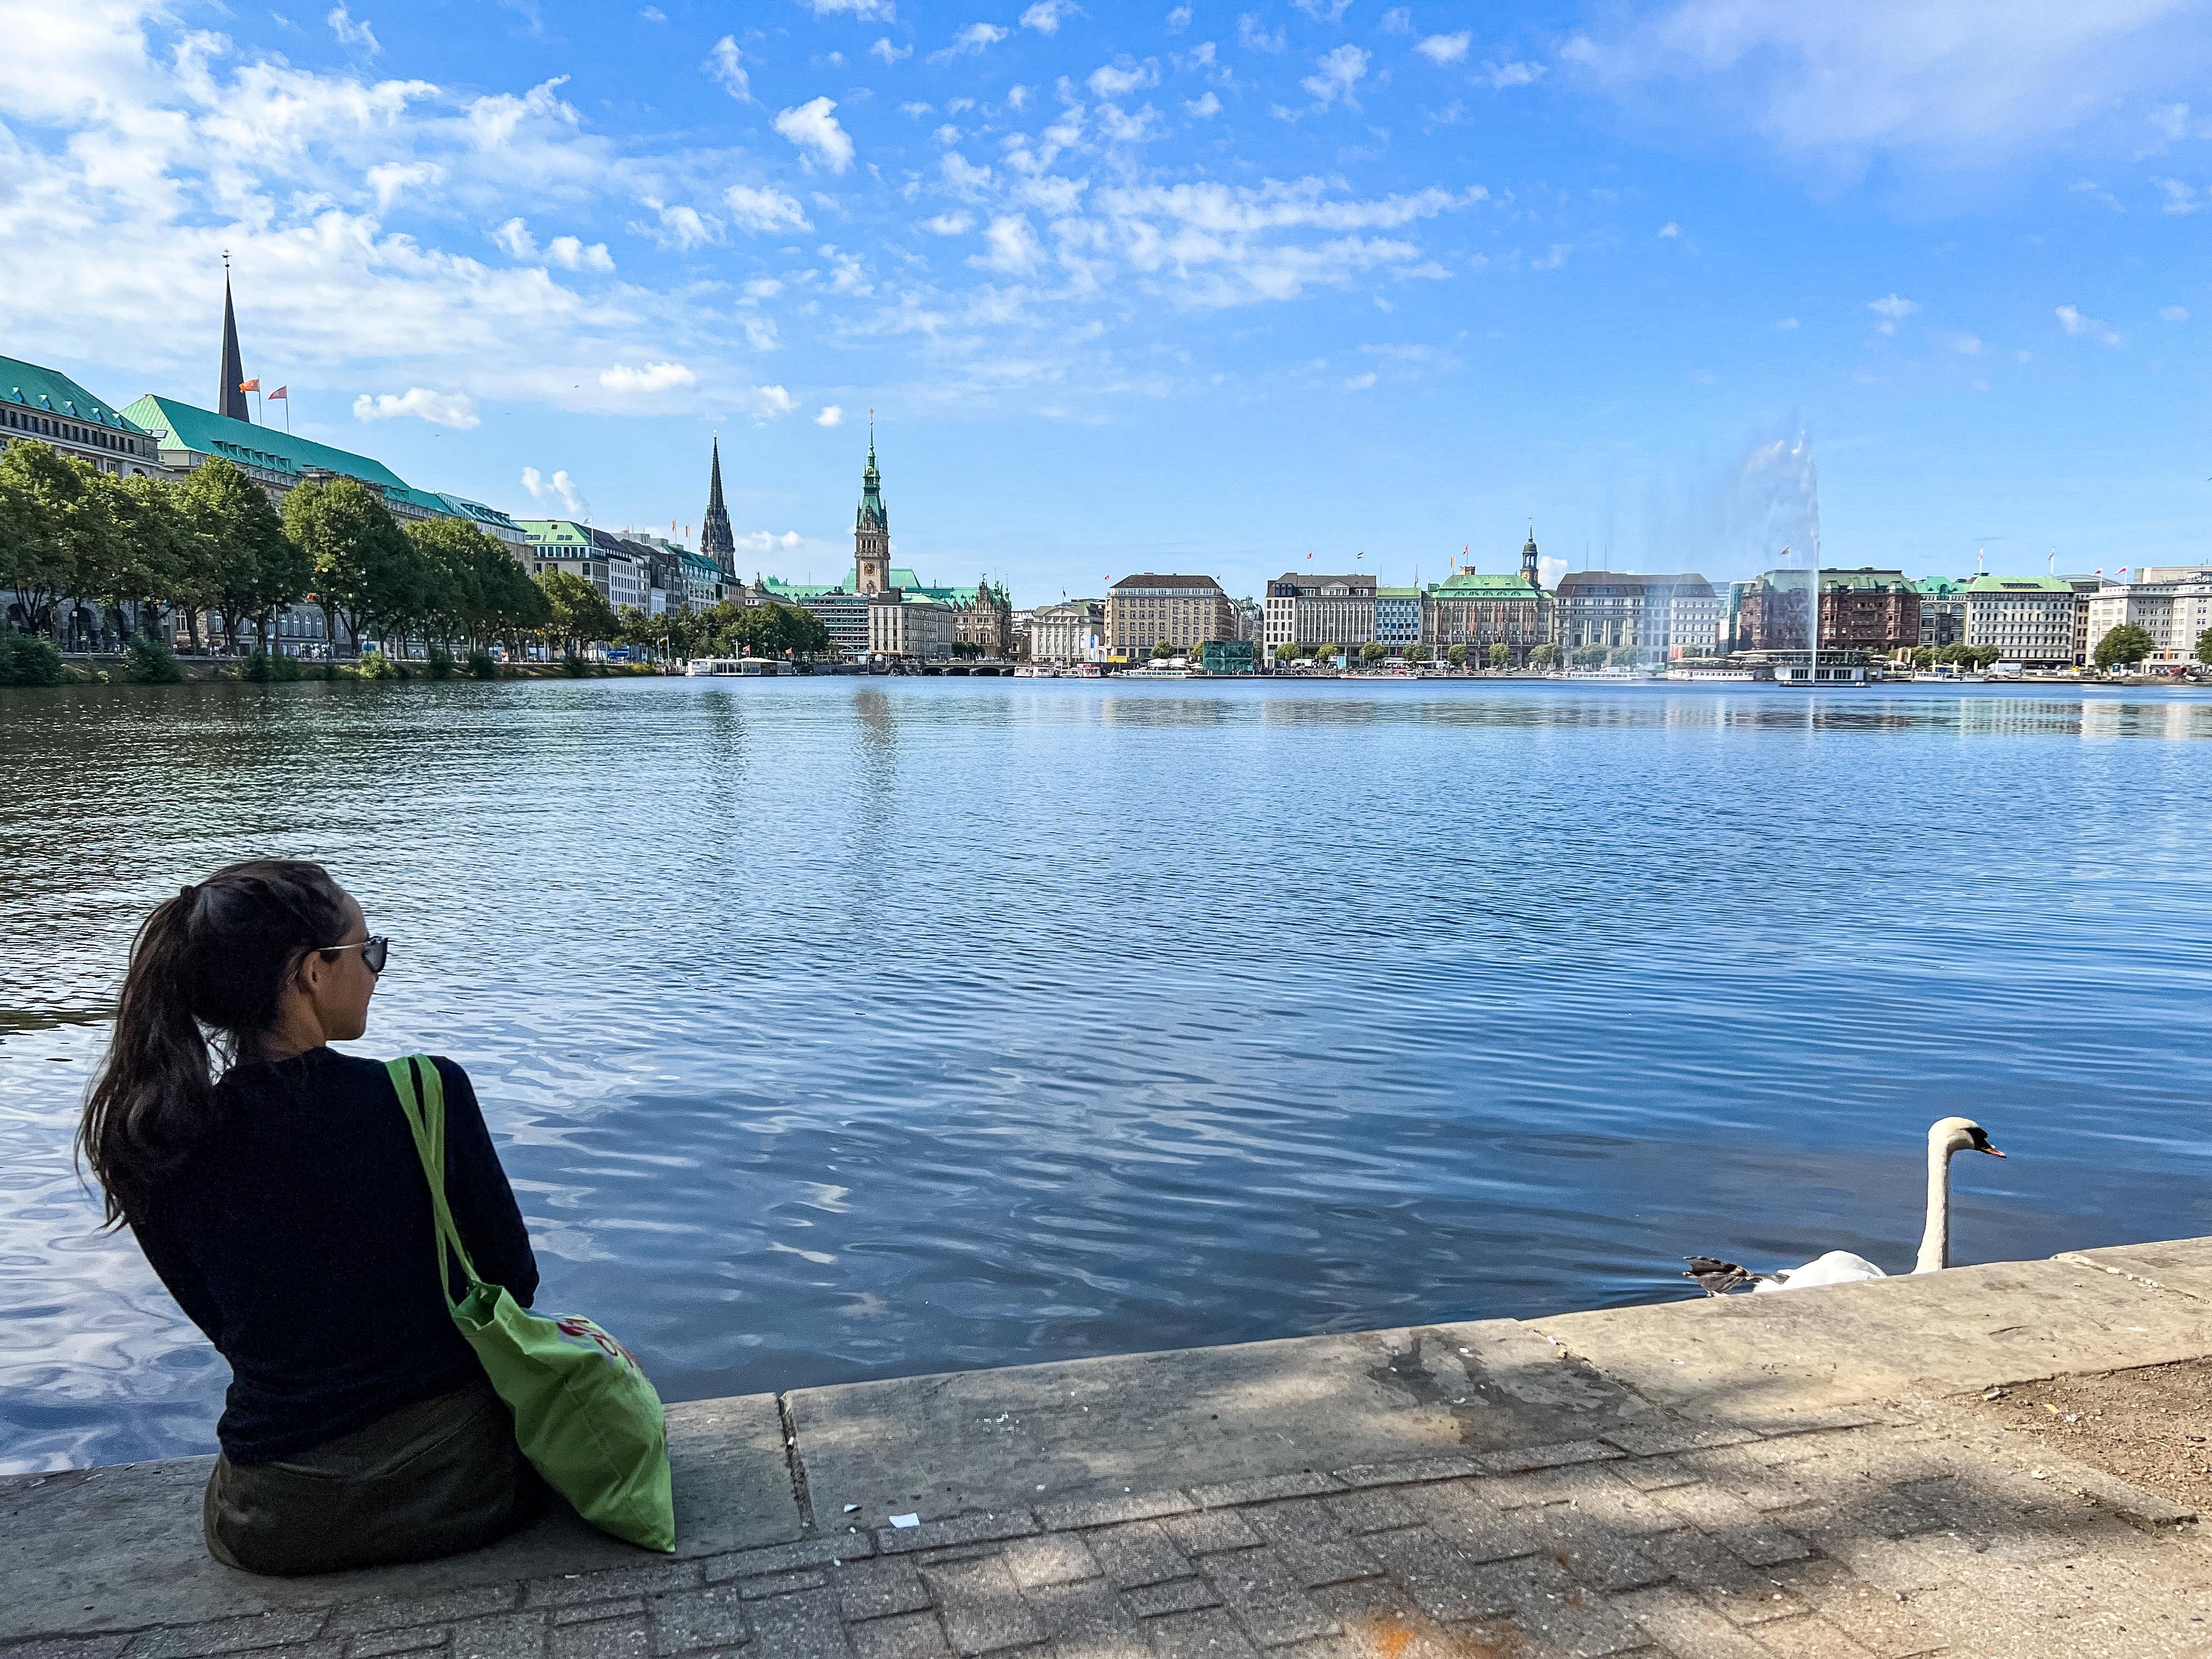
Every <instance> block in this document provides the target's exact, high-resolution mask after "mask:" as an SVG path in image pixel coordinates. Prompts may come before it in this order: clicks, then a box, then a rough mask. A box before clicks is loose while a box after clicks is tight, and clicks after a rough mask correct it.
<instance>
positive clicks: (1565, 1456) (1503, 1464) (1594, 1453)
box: [1474, 1440, 1626, 1474]
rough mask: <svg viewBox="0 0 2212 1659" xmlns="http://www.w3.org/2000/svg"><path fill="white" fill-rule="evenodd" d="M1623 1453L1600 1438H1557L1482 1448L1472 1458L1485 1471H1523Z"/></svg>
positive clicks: (1594, 1459)
mask: <svg viewBox="0 0 2212 1659" xmlns="http://www.w3.org/2000/svg"><path fill="white" fill-rule="evenodd" d="M1623 1455H1626V1454H1624V1453H1623V1452H1622V1451H1621V1449H1620V1447H1618V1446H1609V1445H1607V1443H1605V1442H1604V1441H1602V1440H1560V1441H1556V1442H1554V1443H1552V1444H1550V1445H1548V1446H1523V1447H1522V1448H1520V1449H1518V1450H1515V1451H1494V1452H1484V1453H1482V1454H1481V1455H1480V1456H1478V1457H1477V1458H1476V1459H1475V1460H1474V1462H1475V1466H1476V1467H1477V1468H1480V1470H1481V1471H1482V1472H1483V1473H1484V1474H1526V1473H1527V1472H1528V1470H1530V1469H1555V1468H1560V1467H1561V1466H1562V1465H1565V1464H1568V1463H1594V1462H1600V1461H1601V1460H1603V1459H1606V1458H1609V1457H1620V1456H1623Z"/></svg>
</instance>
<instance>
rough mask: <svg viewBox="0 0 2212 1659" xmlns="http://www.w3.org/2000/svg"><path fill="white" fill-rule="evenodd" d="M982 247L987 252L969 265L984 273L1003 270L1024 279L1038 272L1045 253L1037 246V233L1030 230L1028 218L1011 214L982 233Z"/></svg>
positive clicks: (972, 259)
mask: <svg viewBox="0 0 2212 1659" xmlns="http://www.w3.org/2000/svg"><path fill="white" fill-rule="evenodd" d="M983 246H984V247H985V248H986V249H987V252H983V253H979V254H977V255H975V257H974V258H970V259H969V261H968V263H969V264H971V265H975V266H976V267H977V268H978V269H980V270H1003V271H1006V272H1007V273H1008V274H1010V275H1012V276H1024V275H1026V274H1028V273H1029V272H1030V271H1032V270H1036V263H1037V261H1038V259H1040V258H1042V257H1043V253H1044V250H1043V249H1042V247H1040V246H1038V245H1037V239H1036V231H1034V230H1032V229H1031V228H1030V222H1029V219H1028V218H1027V216H1024V215H1022V214H1018V213H1010V214H1006V215H1005V216H1003V217H1000V218H997V219H994V220H992V221H991V222H990V224H989V226H988V227H987V228H986V229H985V230H984V232H983Z"/></svg>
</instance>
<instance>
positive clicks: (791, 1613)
mask: <svg viewBox="0 0 2212 1659" xmlns="http://www.w3.org/2000/svg"><path fill="white" fill-rule="evenodd" d="M745 1619H746V1622H747V1623H748V1624H750V1626H752V1632H753V1642H754V1644H755V1645H756V1647H757V1650H758V1654H759V1659H849V1650H848V1648H847V1646H846V1644H845V1624H844V1621H843V1620H842V1619H840V1618H839V1617H838V1616H837V1598H836V1595H835V1593H834V1592H832V1591H829V1590H827V1589H818V1590H800V1591H799V1593H798V1594H797V1595H771V1596H770V1597H769V1598H768V1600H766V1601H752V1602H748V1603H747V1604H746V1607H745Z"/></svg>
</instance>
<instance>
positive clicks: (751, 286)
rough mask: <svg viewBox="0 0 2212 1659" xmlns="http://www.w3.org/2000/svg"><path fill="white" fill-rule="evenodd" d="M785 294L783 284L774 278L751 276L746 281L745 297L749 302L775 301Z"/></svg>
mask: <svg viewBox="0 0 2212 1659" xmlns="http://www.w3.org/2000/svg"><path fill="white" fill-rule="evenodd" d="M782 292H783V284H782V283H781V282H780V281H778V280H777V279H776V278H775V277H773V276H751V277H748V278H747V279H746V281H745V286H744V295H745V298H747V299H748V300H773V299H774V298H775V296H776V295H779V294H781V293H782Z"/></svg>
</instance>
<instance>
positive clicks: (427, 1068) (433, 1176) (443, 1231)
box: [384, 1054, 481, 1304]
mask: <svg viewBox="0 0 2212 1659" xmlns="http://www.w3.org/2000/svg"><path fill="white" fill-rule="evenodd" d="M384 1069H385V1070H386V1072H388V1073H391V1075H392V1090H393V1091H394V1092H395V1093H397V1094H398V1097H399V1109H400V1112H401V1114H402V1115H404V1117H405V1118H406V1119H407V1127H408V1130H409V1132H410V1133H412V1134H413V1136H414V1137H415V1154H416V1157H417V1158H421V1159H422V1176H423V1178H424V1179H425V1180H426V1181H428V1182H429V1185H430V1214H431V1238H432V1244H433V1248H434V1249H435V1250H436V1252H437V1256H438V1291H439V1294H441V1296H444V1297H446V1298H447V1302H448V1303H449V1304H450V1303H451V1301H452V1299H453V1298H452V1291H453V1287H452V1284H451V1282H450V1280H449V1279H447V1263H448V1261H453V1260H458V1261H459V1263H460V1267H461V1273H462V1274H463V1276H464V1277H465V1279H467V1280H468V1282H469V1283H470V1284H471V1285H475V1284H477V1283H479V1282H481V1281H480V1280H479V1279H477V1266H476V1263H475V1262H473V1261H471V1260H470V1259H469V1250H468V1246H467V1245H465V1244H464V1243H461V1230H460V1229H459V1227H457V1226H455V1225H453V1210H452V1209H451V1207H450V1206H447V1202H446V1084H445V1079H443V1078H441V1077H440V1076H439V1075H438V1066H437V1063H436V1062H435V1060H432V1059H431V1058H430V1057H429V1055H428V1054H410V1055H408V1056H407V1057H406V1058H405V1059H404V1060H387V1061H386V1062H385V1068H384ZM449 1251H450V1252H451V1255H450V1256H449V1255H448V1254H447V1253H448V1252H449Z"/></svg>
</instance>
